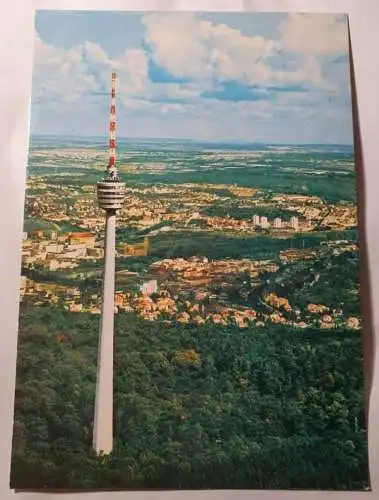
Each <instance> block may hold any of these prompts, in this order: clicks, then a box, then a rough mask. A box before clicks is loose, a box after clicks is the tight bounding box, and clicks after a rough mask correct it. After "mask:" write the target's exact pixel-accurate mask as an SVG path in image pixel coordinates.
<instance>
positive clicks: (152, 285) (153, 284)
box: [140, 280, 158, 295]
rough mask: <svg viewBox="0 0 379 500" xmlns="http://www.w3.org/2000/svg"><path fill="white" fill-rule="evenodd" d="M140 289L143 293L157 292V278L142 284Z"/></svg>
mask: <svg viewBox="0 0 379 500" xmlns="http://www.w3.org/2000/svg"><path fill="white" fill-rule="evenodd" d="M140 291H141V293H142V294H143V295H152V294H153V293H157V291H158V283H157V280H150V281H147V282H146V283H144V284H143V285H142V286H141V288H140Z"/></svg>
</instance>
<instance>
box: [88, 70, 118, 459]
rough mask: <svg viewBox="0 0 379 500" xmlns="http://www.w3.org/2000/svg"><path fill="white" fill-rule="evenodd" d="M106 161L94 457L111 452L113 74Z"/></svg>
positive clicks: (101, 191)
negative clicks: (102, 275)
mask: <svg viewBox="0 0 379 500" xmlns="http://www.w3.org/2000/svg"><path fill="white" fill-rule="evenodd" d="M108 151H109V158H108V165H107V168H106V172H105V175H104V178H103V179H102V180H101V181H99V182H98V183H97V201H98V205H99V207H100V208H102V209H103V210H104V211H105V242H104V278H103V293H102V308H101V318H100V335H99V351H98V361H97V383H96V401H95V415H94V427H93V448H94V449H95V451H96V453H97V454H98V455H107V454H109V453H111V452H112V450H113V351H114V312H115V303H114V292H115V267H116V266H115V264H116V262H115V257H116V212H117V210H120V209H121V208H122V207H123V204H124V200H125V183H124V182H122V180H121V179H120V177H119V174H118V171H117V167H116V73H114V72H113V73H112V80H111V106H110V119H109V144H108Z"/></svg>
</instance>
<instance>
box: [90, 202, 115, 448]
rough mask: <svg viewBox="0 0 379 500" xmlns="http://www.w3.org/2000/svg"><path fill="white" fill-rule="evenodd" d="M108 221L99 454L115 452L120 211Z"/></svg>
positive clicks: (95, 437) (97, 408)
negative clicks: (118, 226)
mask: <svg viewBox="0 0 379 500" xmlns="http://www.w3.org/2000/svg"><path fill="white" fill-rule="evenodd" d="M105 217H106V219H105V244H104V257H105V265H104V279H103V302H102V309H101V322H100V339H99V353H98V365H97V385H96V402H95V419H94V429H93V447H94V449H95V451H96V453H97V454H104V455H107V454H109V453H110V452H111V451H112V449H113V349H114V292H115V251H116V248H115V246H116V211H115V210H107V211H106V216H105Z"/></svg>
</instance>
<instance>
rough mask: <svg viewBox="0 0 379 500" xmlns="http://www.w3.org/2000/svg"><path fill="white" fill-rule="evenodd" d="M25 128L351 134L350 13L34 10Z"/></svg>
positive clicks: (242, 137)
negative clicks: (114, 83)
mask: <svg viewBox="0 0 379 500" xmlns="http://www.w3.org/2000/svg"><path fill="white" fill-rule="evenodd" d="M35 26H36V36H35V38H36V39H35V61H34V76H33V92H32V116H31V131H32V133H39V134H57V135H67V134H77V135H105V134H106V129H107V119H108V108H109V96H108V94H109V84H110V73H111V71H112V70H116V71H117V74H118V94H117V119H118V133H119V135H120V136H123V137H145V138H149V137H150V138H188V139H197V140H207V141H208V140H209V141H225V140H230V141H248V142H268V143H270V142H271V143H275V142H276V143H340V144H351V143H352V119H351V98H350V82H349V67H348V32H347V18H346V17H345V16H340V15H323V14H297V15H296V14H288V15H287V14H272V13H262V14H257V13H243V14H238V13H203V14H200V13H174V12H172V13H167V12H165V13H163V12H162V13H148V12H144V13H135V12H133V13H132V12H102V11H97V12H88V11H83V12H80V11H72V12H70V11H40V12H37V14H36V23H35Z"/></svg>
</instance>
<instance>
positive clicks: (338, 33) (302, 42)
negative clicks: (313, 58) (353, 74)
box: [281, 14, 348, 54]
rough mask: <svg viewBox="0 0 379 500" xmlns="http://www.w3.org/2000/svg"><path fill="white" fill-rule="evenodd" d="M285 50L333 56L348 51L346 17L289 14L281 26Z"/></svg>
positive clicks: (282, 42)
mask: <svg viewBox="0 0 379 500" xmlns="http://www.w3.org/2000/svg"><path fill="white" fill-rule="evenodd" d="M281 35H282V36H281V44H282V46H283V48H284V49H285V50H289V51H293V52H307V53H308V52H309V53H314V54H317V53H318V54H332V53H336V52H346V51H347V50H348V30H347V22H346V19H345V17H343V16H340V15H331V14H289V15H288V16H287V18H286V20H285V21H284V22H283V24H282V26H281Z"/></svg>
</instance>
